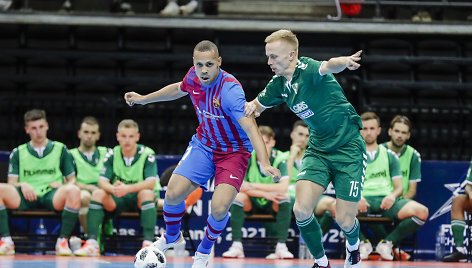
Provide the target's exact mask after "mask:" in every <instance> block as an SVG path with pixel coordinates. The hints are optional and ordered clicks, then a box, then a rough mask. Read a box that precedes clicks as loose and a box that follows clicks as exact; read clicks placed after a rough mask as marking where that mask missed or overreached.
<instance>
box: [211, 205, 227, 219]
mask: <svg viewBox="0 0 472 268" xmlns="http://www.w3.org/2000/svg"><path fill="white" fill-rule="evenodd" d="M226 214H228V208H227V207H225V206H224V205H217V206H212V207H211V215H213V218H214V219H215V220H217V221H220V220H222V219H224V218H225V217H226Z"/></svg>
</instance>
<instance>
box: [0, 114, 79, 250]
mask: <svg viewBox="0 0 472 268" xmlns="http://www.w3.org/2000/svg"><path fill="white" fill-rule="evenodd" d="M24 120H25V131H26V133H27V134H28V135H29V136H30V139H31V140H30V141H29V142H27V143H25V144H22V145H20V146H18V147H17V148H15V149H14V150H13V151H12V153H11V154H10V163H9V168H8V184H5V183H1V184H0V235H1V237H2V238H1V240H0V255H12V254H15V247H14V244H13V241H12V239H11V236H10V230H9V228H8V217H7V211H6V209H7V208H8V209H12V210H29V209H36V208H46V209H48V210H51V211H56V212H60V211H62V212H61V213H62V220H61V229H60V232H59V238H58V239H57V242H56V255H65V256H68V255H71V250H70V248H69V244H68V239H69V237H70V235H71V233H72V231H73V229H74V227H75V224H76V222H77V217H78V214H79V208H80V190H79V188H78V187H77V186H76V185H75V171H74V160H73V158H72V156H71V155H70V154H69V151H68V150H67V147H66V146H65V145H64V144H62V143H60V142H58V141H51V140H49V139H48V138H47V132H48V130H49V124H48V122H47V119H46V112H45V111H43V110H38V109H33V110H30V111H27V112H26V113H25V116H24ZM64 178H65V179H64ZM64 182H65V183H64Z"/></svg>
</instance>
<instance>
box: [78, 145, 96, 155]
mask: <svg viewBox="0 0 472 268" xmlns="http://www.w3.org/2000/svg"><path fill="white" fill-rule="evenodd" d="M78 149H79V151H80V152H81V153H93V152H95V149H96V147H95V145H92V146H85V145H83V144H80V145H79V147H78Z"/></svg>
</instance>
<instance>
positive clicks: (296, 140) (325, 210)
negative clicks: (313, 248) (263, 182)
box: [286, 120, 336, 234]
mask: <svg viewBox="0 0 472 268" xmlns="http://www.w3.org/2000/svg"><path fill="white" fill-rule="evenodd" d="M309 135H310V134H309V131H308V126H307V124H306V122H305V121H303V120H297V121H295V123H294V124H293V128H292V132H290V139H291V140H292V145H291V146H290V151H288V152H286V155H287V159H288V160H287V171H288V173H289V174H292V175H291V176H290V184H289V186H288V194H289V196H290V203H291V207H292V208H293V205H294V203H295V183H296V182H297V176H298V173H299V172H300V170H301V167H302V160H303V156H304V155H305V152H306V149H307V147H308V138H309ZM335 210H336V199H335V198H333V197H331V196H329V195H324V194H323V195H321V196H320V199H319V200H318V203H317V204H316V206H315V217H316V219H317V220H318V222H319V224H320V227H321V232H322V233H323V234H325V233H327V232H328V231H329V229H330V228H331V226H333V223H334V215H335ZM291 216H292V214H290V217H291Z"/></svg>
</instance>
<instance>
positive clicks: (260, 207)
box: [246, 196, 275, 215]
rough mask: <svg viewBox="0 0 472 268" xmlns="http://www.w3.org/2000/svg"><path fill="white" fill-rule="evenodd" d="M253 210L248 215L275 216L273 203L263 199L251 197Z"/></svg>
mask: <svg viewBox="0 0 472 268" xmlns="http://www.w3.org/2000/svg"><path fill="white" fill-rule="evenodd" d="M249 199H250V200H251V204H252V209H251V211H249V212H246V214H248V215H252V214H256V213H257V214H272V215H274V214H275V212H274V209H273V207H272V201H270V200H267V199H264V198H261V197H252V196H250V197H249Z"/></svg>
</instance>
